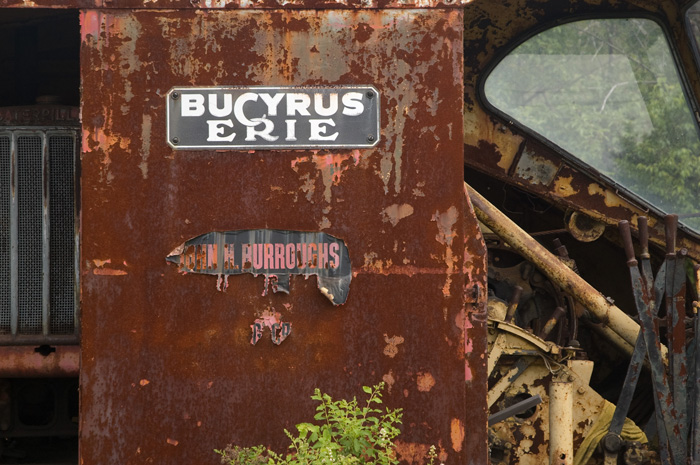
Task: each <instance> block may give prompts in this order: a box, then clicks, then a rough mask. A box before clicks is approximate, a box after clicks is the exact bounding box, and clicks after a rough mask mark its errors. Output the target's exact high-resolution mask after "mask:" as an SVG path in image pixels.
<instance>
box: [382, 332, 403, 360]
mask: <svg viewBox="0 0 700 465" xmlns="http://www.w3.org/2000/svg"><path fill="white" fill-rule="evenodd" d="M384 342H386V344H387V345H386V347H384V355H386V356H387V357H389V358H394V357H395V356H396V354H398V353H399V344H403V342H404V338H403V337H401V336H392V337H389V336H388V335H387V334H386V333H384Z"/></svg>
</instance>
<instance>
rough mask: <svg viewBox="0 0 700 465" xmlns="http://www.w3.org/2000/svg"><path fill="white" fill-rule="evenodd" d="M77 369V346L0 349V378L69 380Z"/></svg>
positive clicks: (78, 365) (78, 354) (78, 353)
mask: <svg viewBox="0 0 700 465" xmlns="http://www.w3.org/2000/svg"><path fill="white" fill-rule="evenodd" d="M41 349H46V350H41ZM42 352H43V354H42ZM79 369H80V347H79V346H55V347H51V348H48V347H47V348H35V347H34V346H6V347H0V378H39V377H42V378H43V377H47V378H69V377H77V376H78V371H79Z"/></svg>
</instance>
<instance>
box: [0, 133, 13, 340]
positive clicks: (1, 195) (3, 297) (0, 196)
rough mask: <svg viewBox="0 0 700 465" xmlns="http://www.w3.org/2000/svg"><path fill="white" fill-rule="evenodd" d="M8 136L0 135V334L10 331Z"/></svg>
mask: <svg viewBox="0 0 700 465" xmlns="http://www.w3.org/2000/svg"><path fill="white" fill-rule="evenodd" d="M11 300H12V294H11V291H10V138H9V137H8V136H0V334H9V333H10V305H11Z"/></svg>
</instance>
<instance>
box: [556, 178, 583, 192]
mask: <svg viewBox="0 0 700 465" xmlns="http://www.w3.org/2000/svg"><path fill="white" fill-rule="evenodd" d="M573 180H574V177H573V175H572V176H559V177H558V178H557V179H555V180H554V192H556V194H557V195H559V196H561V197H570V196H572V195H576V194H578V192H579V191H577V190H576V189H574V187H573V186H572V185H571V181H573Z"/></svg>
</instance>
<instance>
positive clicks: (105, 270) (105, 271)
mask: <svg viewBox="0 0 700 465" xmlns="http://www.w3.org/2000/svg"><path fill="white" fill-rule="evenodd" d="M92 274H94V275H98V276H125V275H127V274H128V273H127V272H126V271H124V270H112V269H108V268H95V269H93V270H92Z"/></svg>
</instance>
